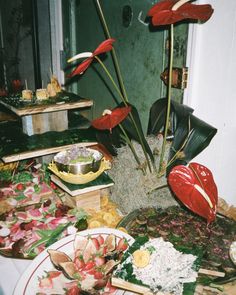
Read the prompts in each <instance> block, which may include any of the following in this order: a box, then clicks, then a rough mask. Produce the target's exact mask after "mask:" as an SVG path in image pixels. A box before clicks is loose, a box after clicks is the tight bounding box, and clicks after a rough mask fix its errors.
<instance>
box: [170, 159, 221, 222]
mask: <svg viewBox="0 0 236 295" xmlns="http://www.w3.org/2000/svg"><path fill="white" fill-rule="evenodd" d="M168 182H169V185H170V187H171V189H172V190H173V192H174V193H175V195H176V196H177V198H178V199H179V200H180V201H181V202H182V203H183V204H184V205H185V206H186V207H188V208H189V209H190V210H192V211H193V212H195V213H196V214H198V215H200V216H202V217H204V218H206V219H207V221H208V223H210V222H212V221H213V220H214V219H215V216H216V206H217V202H218V192H217V187H216V184H215V182H214V179H213V176H212V173H211V171H210V170H209V169H208V168H207V167H205V166H203V165H200V164H198V163H191V164H189V167H186V166H183V165H179V166H176V167H174V168H173V169H172V170H171V172H170V174H169V176H168ZM196 186H199V187H201V188H202V189H203V190H204V191H205V193H206V194H207V195H208V197H209V200H210V203H211V204H212V207H211V206H210V204H209V202H207V201H206V199H205V198H204V197H203V195H202V194H201V193H200V192H199V190H197V189H196Z"/></svg>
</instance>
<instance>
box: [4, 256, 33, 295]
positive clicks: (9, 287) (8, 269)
mask: <svg viewBox="0 0 236 295" xmlns="http://www.w3.org/2000/svg"><path fill="white" fill-rule="evenodd" d="M31 261H32V260H24V259H10V258H5V257H2V256H0V295H12V294H13V291H14V288H15V286H16V284H17V281H18V280H19V278H20V276H21V274H22V273H23V272H24V270H25V269H26V268H27V266H28V265H29V264H30V263H31ZM19 295H21V294H19Z"/></svg>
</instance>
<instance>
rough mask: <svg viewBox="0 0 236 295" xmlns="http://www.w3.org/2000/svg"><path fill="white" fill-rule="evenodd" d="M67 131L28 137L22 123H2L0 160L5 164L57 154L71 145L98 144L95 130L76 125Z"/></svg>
mask: <svg viewBox="0 0 236 295" xmlns="http://www.w3.org/2000/svg"><path fill="white" fill-rule="evenodd" d="M74 123H75V122H74ZM69 125H71V128H70V129H68V130H65V131H61V132H56V131H49V132H46V133H43V134H35V135H32V136H28V135H26V134H24V133H23V131H22V127H21V122H20V121H16V122H2V123H0V158H1V159H2V160H3V161H4V162H5V163H10V162H14V161H20V160H24V159H29V158H33V157H40V156H45V155H49V154H53V153H57V152H59V151H61V150H64V149H65V148H69V147H70V146H71V145H74V144H78V145H80V146H90V145H94V144H96V143H97V141H96V134H95V130H94V129H92V128H83V129H79V128H78V121H76V125H73V126H72V124H69Z"/></svg>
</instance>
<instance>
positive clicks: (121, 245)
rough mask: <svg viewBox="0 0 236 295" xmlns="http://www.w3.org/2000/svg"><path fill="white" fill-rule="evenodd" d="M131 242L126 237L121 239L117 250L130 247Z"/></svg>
mask: <svg viewBox="0 0 236 295" xmlns="http://www.w3.org/2000/svg"><path fill="white" fill-rule="evenodd" d="M128 246H129V244H128V242H127V240H126V239H125V238H122V239H120V240H119V242H118V245H117V246H116V250H119V251H125V250H126V249H127V248H128Z"/></svg>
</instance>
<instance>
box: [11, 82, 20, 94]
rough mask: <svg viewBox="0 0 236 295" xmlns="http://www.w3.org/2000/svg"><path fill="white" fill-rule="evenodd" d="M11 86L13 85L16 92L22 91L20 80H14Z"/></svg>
mask: <svg viewBox="0 0 236 295" xmlns="http://www.w3.org/2000/svg"><path fill="white" fill-rule="evenodd" d="M11 84H12V89H13V91H14V92H18V91H21V89H22V84H21V81H20V80H12V82H11Z"/></svg>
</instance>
